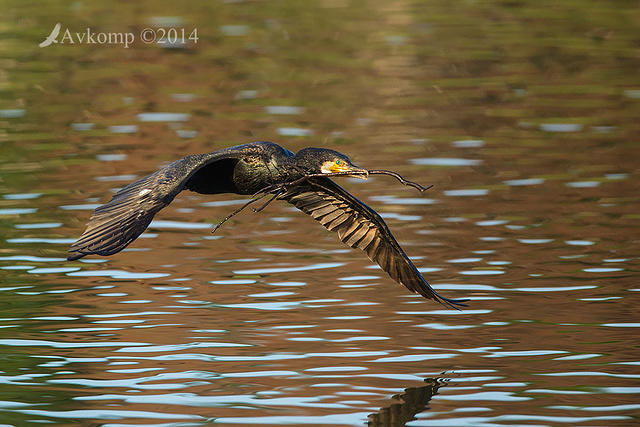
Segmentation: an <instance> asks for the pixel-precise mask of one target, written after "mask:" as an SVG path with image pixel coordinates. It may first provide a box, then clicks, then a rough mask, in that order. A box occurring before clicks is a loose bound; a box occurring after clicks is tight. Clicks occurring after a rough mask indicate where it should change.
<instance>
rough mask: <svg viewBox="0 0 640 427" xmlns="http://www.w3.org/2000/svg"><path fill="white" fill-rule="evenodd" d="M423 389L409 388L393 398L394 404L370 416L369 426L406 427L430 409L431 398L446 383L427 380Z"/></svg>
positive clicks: (438, 380)
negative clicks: (419, 414)
mask: <svg viewBox="0 0 640 427" xmlns="http://www.w3.org/2000/svg"><path fill="white" fill-rule="evenodd" d="M424 381H425V383H426V385H424V386H422V387H409V388H406V389H405V390H404V393H402V394H397V395H394V396H393V397H392V400H393V401H394V403H391V404H390V405H389V406H386V407H384V408H381V409H380V410H379V411H378V412H376V413H375V414H370V415H369V417H368V423H367V425H368V426H370V427H404V426H405V425H406V423H408V422H409V421H412V420H415V419H416V418H415V417H416V414H418V413H420V412H423V411H424V410H425V409H428V407H427V405H428V403H429V401H430V400H431V398H432V397H433V396H434V395H436V394H438V389H439V388H440V387H442V386H443V385H446V382H444V381H442V380H440V379H437V378H435V379H434V378H427V379H426V380H424Z"/></svg>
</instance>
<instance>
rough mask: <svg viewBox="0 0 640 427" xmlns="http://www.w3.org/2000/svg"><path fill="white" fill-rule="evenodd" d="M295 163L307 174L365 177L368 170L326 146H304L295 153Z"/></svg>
mask: <svg viewBox="0 0 640 427" xmlns="http://www.w3.org/2000/svg"><path fill="white" fill-rule="evenodd" d="M296 163H297V165H298V166H300V167H301V168H302V169H303V170H304V171H305V172H306V173H309V174H318V173H323V174H332V173H341V174H344V175H352V176H354V177H357V178H362V179H367V177H368V175H369V171H368V170H366V169H363V168H360V167H358V166H356V165H354V164H353V163H351V160H349V158H348V157H347V156H345V155H344V154H342V153H338V152H337V151H334V150H329V149H327V148H304V149H302V150H300V151H298V152H297V153H296Z"/></svg>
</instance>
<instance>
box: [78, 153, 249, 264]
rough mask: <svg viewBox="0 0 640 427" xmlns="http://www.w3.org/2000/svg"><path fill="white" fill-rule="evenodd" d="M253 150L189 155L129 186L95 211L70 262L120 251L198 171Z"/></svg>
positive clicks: (140, 232)
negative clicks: (91, 255) (90, 255)
mask: <svg viewBox="0 0 640 427" xmlns="http://www.w3.org/2000/svg"><path fill="white" fill-rule="evenodd" d="M254 148H255V145H252V144H245V145H239V146H236V147H231V148H226V149H223V150H219V151H215V152H213V153H208V154H196V155H191V156H186V157H184V158H182V159H180V160H178V161H176V162H173V163H171V164H170V165H168V166H165V167H164V168H162V169H160V170H158V171H156V172H154V173H152V174H151V175H147V176H145V177H144V178H141V179H139V180H137V181H135V182H133V183H131V184H129V185H127V186H126V187H124V188H123V189H121V190H120V191H118V192H117V193H116V194H115V195H114V196H113V198H112V199H111V200H110V201H109V202H108V203H106V204H104V205H102V206H100V207H98V208H97V209H96V210H95V211H94V212H93V215H91V218H90V219H89V223H88V224H87V228H86V230H85V231H84V233H82V236H80V238H79V239H78V240H77V241H76V242H75V243H73V244H72V245H71V248H70V249H69V256H68V258H67V259H69V260H75V259H78V258H82V257H83V256H85V255H89V254H97V255H112V254H115V253H117V252H120V251H121V250H122V249H124V248H125V247H127V245H129V244H130V243H131V242H133V241H134V240H135V239H136V238H138V236H139V235H140V234H142V232H143V231H144V230H145V229H146V228H147V227H148V226H149V224H150V223H151V220H152V219H153V216H154V215H155V214H156V213H157V212H158V211H159V210H160V209H162V208H164V207H165V206H167V205H168V204H169V203H171V201H172V200H173V199H174V197H175V196H176V195H177V194H178V193H179V192H180V191H182V189H183V188H184V187H185V185H186V184H187V182H188V181H189V178H191V177H192V176H193V175H194V174H195V173H196V172H197V171H198V170H199V169H201V168H202V167H204V166H206V165H208V164H211V163H213V162H216V161H219V160H223V159H229V158H239V157H241V156H242V155H244V154H247V153H250V152H251V151H252V150H253V149H254Z"/></svg>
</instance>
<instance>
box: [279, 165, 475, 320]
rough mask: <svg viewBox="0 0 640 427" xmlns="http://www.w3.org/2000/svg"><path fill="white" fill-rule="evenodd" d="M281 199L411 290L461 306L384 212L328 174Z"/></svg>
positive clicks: (448, 303) (451, 304)
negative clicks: (442, 291) (439, 287)
mask: <svg viewBox="0 0 640 427" xmlns="http://www.w3.org/2000/svg"><path fill="white" fill-rule="evenodd" d="M279 198H280V199H283V200H286V201H287V202H289V203H291V204H292V205H294V206H295V207H296V208H298V209H300V210H301V211H302V212H304V213H306V214H308V215H310V216H311V217H312V218H313V219H315V220H316V221H318V222H319V223H320V224H322V225H323V226H324V227H325V228H326V229H327V230H330V231H335V232H337V233H338V237H339V238H340V240H341V241H342V242H343V243H345V244H346V245H348V246H351V247H352V248H358V249H361V250H363V251H364V252H366V254H367V256H368V257H369V259H370V260H371V261H374V262H376V263H377V264H378V265H379V266H380V267H381V268H382V269H383V270H384V271H386V272H387V273H388V274H389V276H391V278H392V279H393V280H395V281H397V282H398V283H401V284H403V285H404V286H406V287H407V288H408V289H409V290H411V291H413V292H417V293H419V294H420V295H422V296H424V297H426V298H430V299H433V300H435V301H438V302H440V303H442V304H444V305H447V306H450V307H453V308H457V307H456V306H464V305H465V304H462V301H463V300H452V299H448V298H444V297H442V296H440V295H439V294H438V293H437V292H436V291H435V290H433V288H432V287H431V286H430V285H429V283H427V281H426V280H425V279H424V277H422V275H421V274H420V272H419V271H418V269H417V268H416V266H415V265H414V264H413V262H411V260H410V259H409V257H407V255H406V254H405V252H404V251H403V250H402V248H401V247H400V245H399V244H398V242H397V241H396V239H395V238H394V237H393V235H392V234H391V231H389V228H388V227H387V224H386V223H385V222H384V220H383V219H382V218H381V217H380V215H379V214H378V213H377V212H376V211H374V210H373V209H371V208H370V207H369V206H367V205H366V204H364V203H363V202H361V201H360V200H358V199H357V198H356V197H354V196H353V195H352V194H350V193H349V192H348V191H346V190H345V189H343V188H342V187H340V186H339V185H338V184H336V183H335V182H333V181H332V180H330V179H328V178H310V179H308V180H307V181H306V182H304V183H302V184H300V185H297V186H295V187H293V188H290V189H289V190H288V191H287V192H285V193H283V194H282V195H280V196H279Z"/></svg>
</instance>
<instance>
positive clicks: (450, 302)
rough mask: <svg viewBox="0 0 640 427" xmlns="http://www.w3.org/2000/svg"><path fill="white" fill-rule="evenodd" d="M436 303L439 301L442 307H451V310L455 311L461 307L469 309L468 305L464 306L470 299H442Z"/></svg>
mask: <svg viewBox="0 0 640 427" xmlns="http://www.w3.org/2000/svg"><path fill="white" fill-rule="evenodd" d="M436 301H438V302H439V303H440V304H442V305H444V306H446V307H450V308H453V309H455V310H460V307H469V305H468V304H464V303H465V302H467V301H469V299H468V298H462V299H449V298H444V297H440V299H438V300H436Z"/></svg>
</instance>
